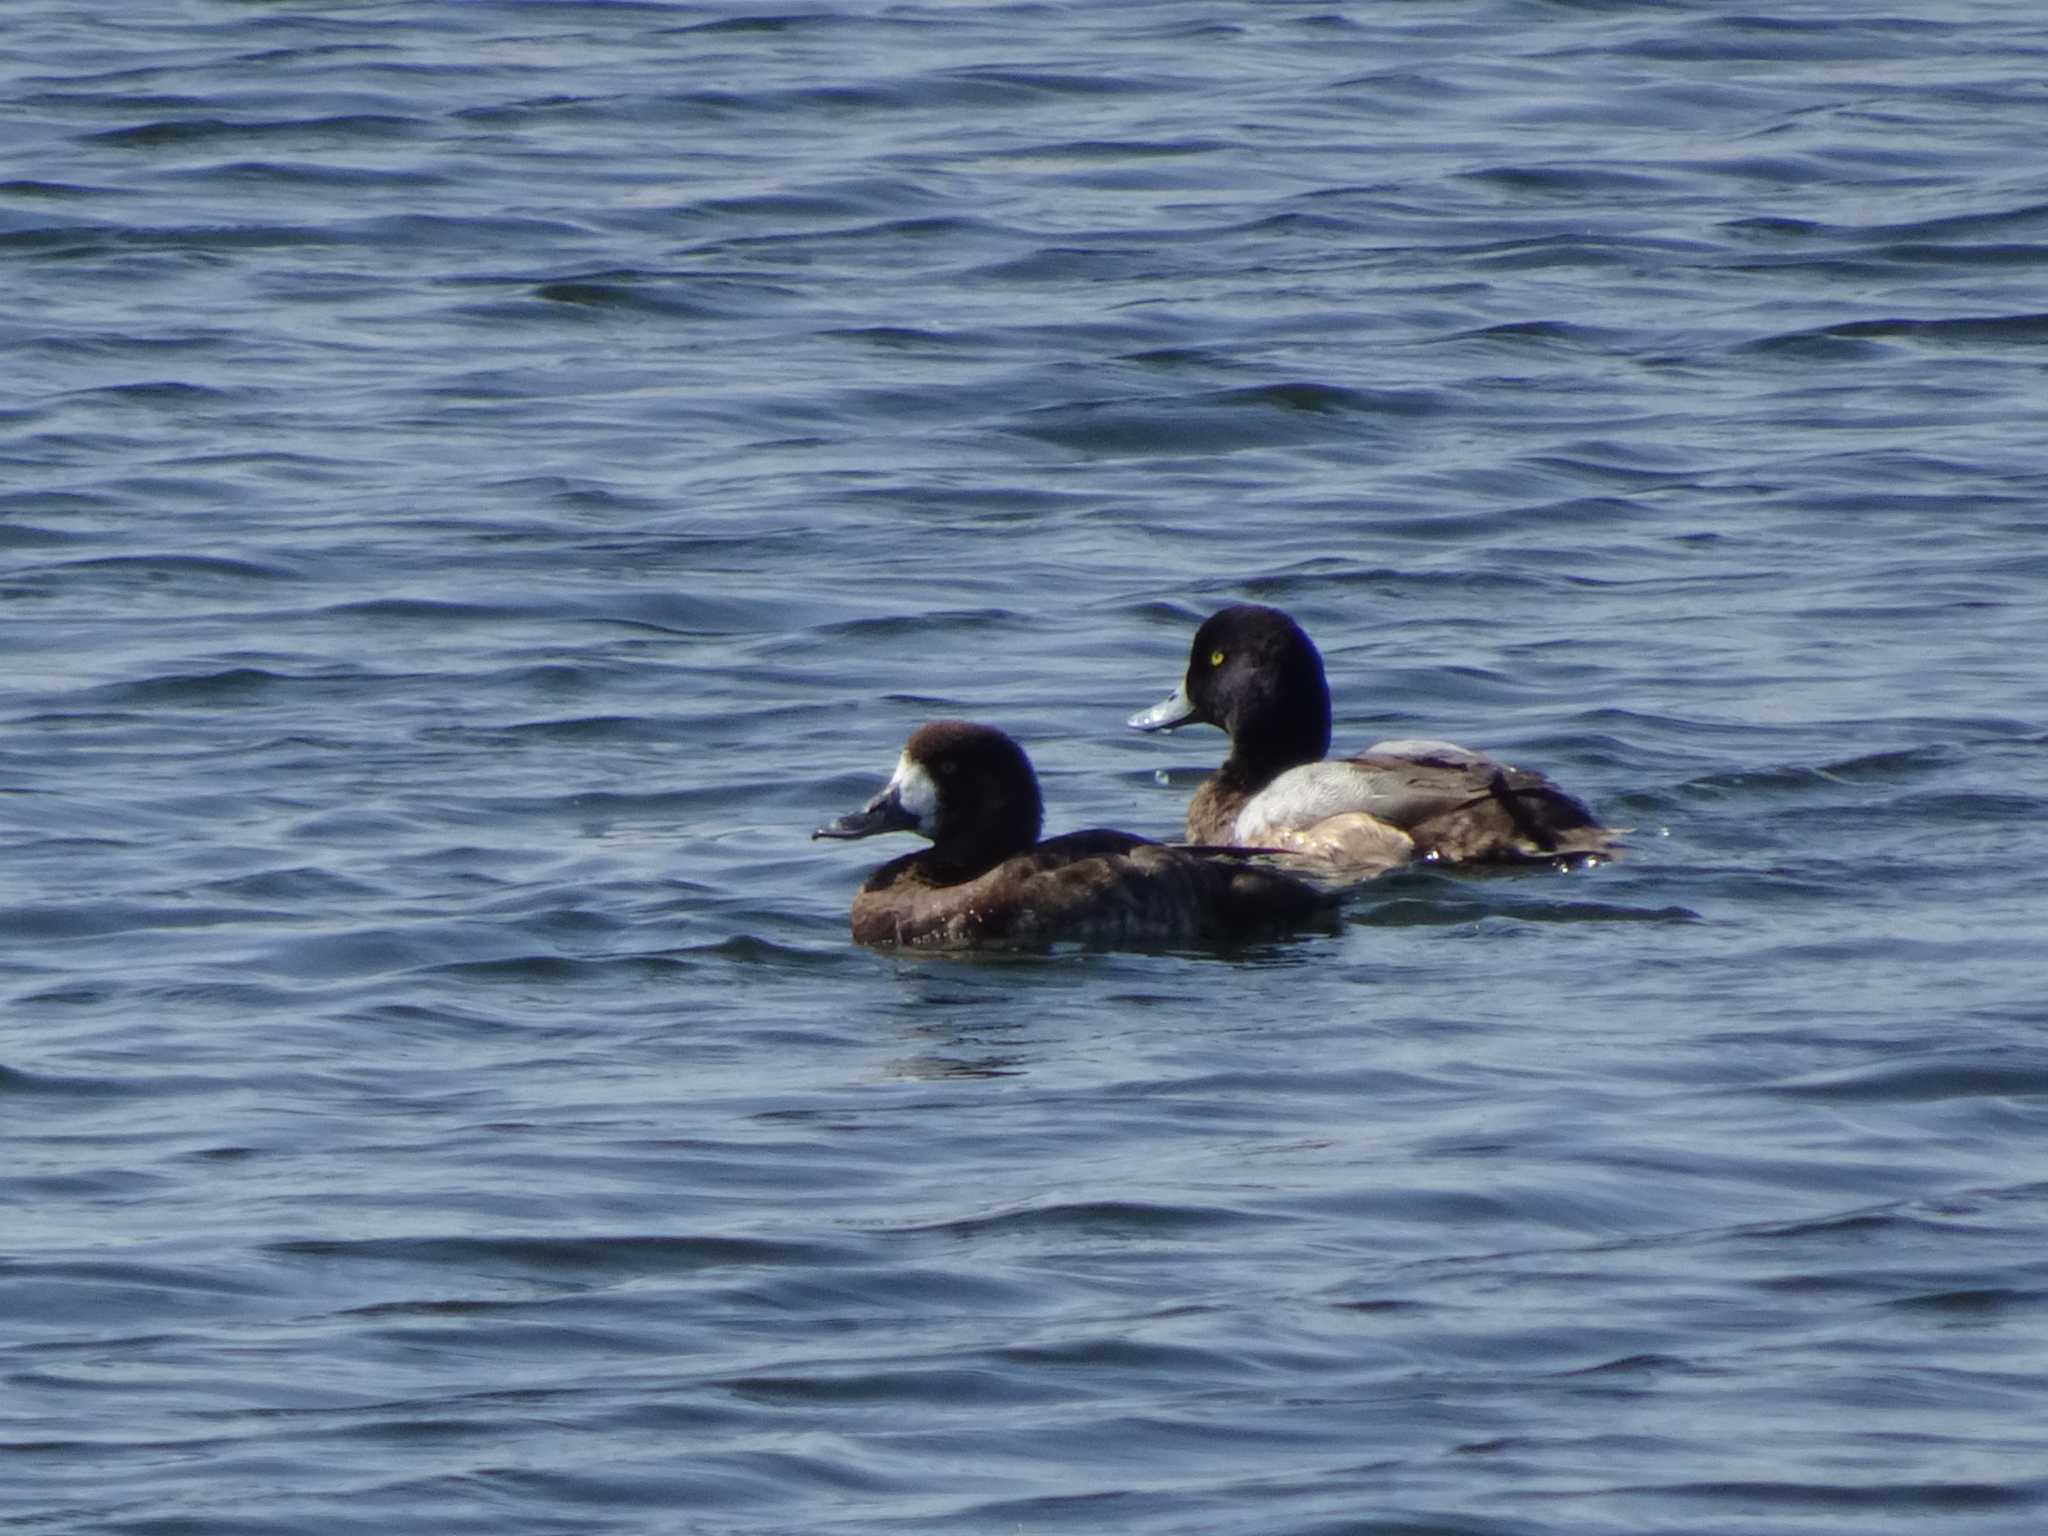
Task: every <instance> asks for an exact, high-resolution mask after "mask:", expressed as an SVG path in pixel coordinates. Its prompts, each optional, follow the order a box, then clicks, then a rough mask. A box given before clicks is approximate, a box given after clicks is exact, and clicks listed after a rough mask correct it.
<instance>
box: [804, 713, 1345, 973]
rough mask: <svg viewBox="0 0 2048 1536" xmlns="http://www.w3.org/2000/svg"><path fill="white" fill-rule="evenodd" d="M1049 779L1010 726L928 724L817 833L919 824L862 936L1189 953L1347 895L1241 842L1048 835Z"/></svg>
mask: <svg viewBox="0 0 2048 1536" xmlns="http://www.w3.org/2000/svg"><path fill="white" fill-rule="evenodd" d="M1042 818H1043V809H1042V802H1041V801H1040V798H1039V792H1038V783H1037V778H1036V776H1035V775H1034V774H1033V773H1032V771H1031V764H1030V761H1029V759H1028V758H1026V757H1025V755H1024V752H1023V749H1022V748H1020V747H1019V746H1018V745H1017V744H1016V742H1014V741H1012V740H1011V739H1010V738H1009V737H1008V736H1006V735H1004V734H1003V733H1002V732H1000V731H997V730H994V729H992V728H991V727H988V726H979V725H971V724H969V723H967V722H965V721H957V720H942V721H935V722H933V723H932V724H930V725H926V726H923V727H920V728H919V729H918V730H917V731H916V732H915V733H913V734H912V736H911V738H910V741H909V743H908V744H907V745H906V746H905V747H904V751H903V756H902V758H901V759H900V760H899V762H898V764H897V768H896V773H895V776H894V777H892V778H891V779H890V781H889V783H888V784H887V785H886V786H885V787H884V788H883V789H882V791H881V793H879V794H877V795H876V796H875V797H874V798H873V799H871V800H870V801H869V802H868V803H867V804H866V805H865V806H863V807H862V808H861V809H860V810H858V811H854V812H852V813H850V814H848V815H846V816H842V817H841V818H839V820H838V821H836V822H833V823H832V824H831V825H830V826H826V827H821V828H820V829H819V830H818V831H817V832H816V833H815V834H814V836H817V837H830V838H857V837H870V836H873V835H875V834H877V833H880V832H889V831H917V832H921V833H923V834H924V835H925V836H927V837H929V838H931V839H932V846H931V847H930V848H928V849H925V850H922V851H920V852H917V853H912V854H907V855H905V856H904V857H902V858H898V859H892V860H891V861H890V862H889V863H887V864H884V865H883V866H882V867H881V868H880V869H878V870H876V871H875V872H874V873H873V874H872V875H870V876H869V877H868V878H867V880H866V881H865V882H863V884H862V885H861V888H860V890H859V891H858V892H857V893H856V894H855V896H854V899H853V912H852V932H853V939H854V942H855V943H858V944H866V945H871V946H875V947H881V948H892V947H915V948H925V949H952V950H1021V949H1044V948H1047V947H1049V946H1051V945H1054V944H1059V943H1078V944H1086V945H1091V946H1099V947H1108V948H1177V947H1184V946H1214V945H1225V944H1232V943H1241V942H1245V941H1249V940H1254V939H1259V938H1266V937H1271V936H1274V935H1276V934H1280V933H1284V932H1287V931H1290V930H1292V929H1296V928H1299V927H1302V926H1303V925H1305V924H1309V923H1312V922H1314V921H1316V920H1317V919H1319V918H1320V919H1326V918H1327V916H1328V914H1329V913H1330V911H1331V910H1332V906H1333V899H1332V898H1331V897H1330V896H1329V895H1327V894H1325V893H1324V892H1323V891H1321V890H1318V889H1316V888H1315V887H1314V886H1312V885H1310V884H1307V883H1304V882H1302V881H1300V880H1296V879H1294V878H1292V877H1290V876H1288V875H1286V874H1284V873H1280V872H1278V871H1275V870H1272V869H1267V868H1263V867H1260V866H1258V865H1256V864H1251V863H1247V862H1246V861H1245V860H1244V859H1243V858H1242V857H1241V856H1239V855H1237V854H1235V853H1234V852H1232V851H1230V850H1227V849H1206V850H1205V849H1186V848H1176V847H1170V846H1168V845H1166V844H1163V843H1155V842H1152V841H1150V840H1149V839H1146V838H1142V837H1138V836H1135V835H1134V834H1132V833H1129V832H1116V831H1110V830H1107V829H1102V828H1097V829H1093V830H1089V831H1085V832H1070V833H1067V834H1065V835H1063V836H1060V837H1053V838H1047V839H1046V840H1044V841H1043V842H1041V841H1039V838H1038V833H1039V830H1040V826H1041V823H1042Z"/></svg>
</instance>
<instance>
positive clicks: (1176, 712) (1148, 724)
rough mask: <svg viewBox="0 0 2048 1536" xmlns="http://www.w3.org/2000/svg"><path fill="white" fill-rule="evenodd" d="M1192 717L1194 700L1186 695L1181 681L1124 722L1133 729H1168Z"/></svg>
mask: <svg viewBox="0 0 2048 1536" xmlns="http://www.w3.org/2000/svg"><path fill="white" fill-rule="evenodd" d="M1194 718H1195V705H1194V701H1193V700H1192V699H1190V698H1189V697H1188V690H1187V685H1186V684H1185V683H1183V684H1182V685H1181V686H1180V687H1178V688H1176V689H1174V690H1173V692H1172V693H1170V694H1168V695H1167V696H1166V697H1165V698H1163V699H1161V700H1160V701H1159V702H1158V703H1157V704H1154V705H1153V706H1152V707H1151V708H1150V709H1142V710H1140V711H1138V713H1137V714H1135V715H1133V716H1131V718H1130V719H1128V720H1126V721H1125V722H1124V724H1126V725H1128V726H1129V727H1130V728H1131V729H1132V730H1134V731H1170V730H1172V729H1173V728H1174V727H1175V726H1177V725H1186V724H1187V723H1188V722H1189V721H1190V720H1192V719H1194Z"/></svg>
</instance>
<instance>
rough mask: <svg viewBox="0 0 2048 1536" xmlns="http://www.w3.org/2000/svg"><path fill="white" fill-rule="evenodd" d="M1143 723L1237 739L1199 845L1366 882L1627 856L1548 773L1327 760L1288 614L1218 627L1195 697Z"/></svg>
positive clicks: (1205, 631) (1209, 785)
mask: <svg viewBox="0 0 2048 1536" xmlns="http://www.w3.org/2000/svg"><path fill="white" fill-rule="evenodd" d="M1130 723H1131V725H1132V726H1133V727H1134V728H1136V729H1138V730H1167V729H1171V728H1173V727H1174V726H1177V725H1188V724H1196V723H1201V724H1210V725H1216V726H1219V727H1221V728H1222V729H1223V730H1224V731H1226V732H1228V733H1229V736H1230V754H1229V756H1228V757H1227V758H1225V760H1224V762H1223V766H1222V767H1221V768H1219V769H1218V770H1217V772H1216V774H1215V776H1214V777H1212V778H1210V779H1207V780H1205V781H1204V782H1203V783H1202V785H1201V787H1200V788H1199V789H1197V790H1196V791H1195V795H1194V798H1193V800H1191V801H1190V802H1189V804H1188V814H1187V836H1188V839H1189V841H1190V842H1195V843H1205V844H1207V843H1216V844H1229V845H1234V846H1238V847H1266V848H1276V849H1281V850H1284V851H1288V852H1297V853H1305V854H1309V855H1312V856H1315V857H1316V858H1318V859H1320V860H1324V861H1328V862H1333V863H1337V864H1341V865H1346V866H1349V867H1350V868H1352V869H1353V870H1354V871H1355V872H1358V873H1371V872H1373V871H1374V870H1375V869H1390V868H1394V867H1397V866H1398V865H1400V864H1404V863H1407V862H1409V861H1411V860H1416V859H1424V860H1436V861H1445V862H1453V863H1527V862H1532V861H1541V862H1552V863H1554V862H1557V861H1559V860H1563V859H1570V858H1576V857H1583V856H1595V857H1605V856H1611V854H1612V851H1613V848H1614V834H1613V832H1612V831H1611V830H1610V829H1608V828H1607V827H1604V826H1602V825H1601V824H1600V822H1599V820H1598V819H1597V818H1596V817H1595V816H1594V815H1593V813H1592V812H1591V811H1590V810H1588V809H1587V807H1586V806H1585V804H1584V803H1583V802H1582V801H1580V800H1578V799H1577V798H1575V797H1574V796H1572V795H1570V794H1568V793H1566V792H1565V791H1564V790H1562V789H1560V788H1559V787H1558V786H1557V785H1556V784H1554V783H1552V782H1551V781H1550V780H1549V779H1548V778H1546V777H1545V776H1544V775H1543V774H1541V773H1538V772H1535V771H1534V770H1531V769H1524V768H1516V767H1513V766H1511V765H1510V764H1506V763H1502V762H1498V761H1496V760H1495V759H1493V758H1491V757H1488V756H1487V755H1486V754H1485V753H1483V752H1475V751H1473V750H1471V749H1470V748H1468V747H1461V746H1458V745H1456V744H1455V743H1452V742H1447V741H1428V740H1400V741H1383V742H1378V743H1375V744H1374V745H1372V746H1370V747H1367V748H1366V749H1365V750H1364V751H1363V752H1360V753H1358V754H1357V755H1355V756H1353V757H1348V758H1339V759H1326V757H1325V754H1326V753H1327V752H1328V751H1329V745H1330V692H1329V684H1328V682H1327V680H1326V678H1325V676H1324V672H1323V661H1322V656H1321V655H1320V653H1318V652H1317V650H1316V648H1315V646H1314V644H1313V643H1312V642H1311V641H1310V640H1309V638H1308V636H1307V635H1306V634H1304V633H1303V632H1302V630H1301V627H1300V626H1299V625H1297V624H1296V623H1295V622H1294V620H1293V619H1291V618H1289V617H1288V616H1287V615H1286V614H1284V613H1282V612H1281V611H1280V610H1279V609H1277V608H1263V607H1258V606H1256V605H1252V604H1244V605H1240V606H1237V607H1233V608H1225V609H1223V610H1222V611H1221V612H1219V613H1216V614H1212V615H1211V616H1210V617H1209V619H1208V620H1207V621H1205V622H1204V623H1203V625H1202V626H1201V628H1200V629H1198V630H1197V631H1196V632H1195V639H1194V643H1193V645H1192V646H1191V647H1190V650H1189V656H1188V670H1187V675H1186V677H1185V679H1184V680H1183V682H1182V684H1181V686H1180V687H1179V688H1178V689H1176V690H1175V692H1174V693H1173V694H1172V695H1171V696H1169V697H1168V698H1167V699H1166V700H1165V701H1164V702H1162V703H1160V704H1159V705H1157V706H1155V707H1154V708H1152V709H1149V710H1146V711H1144V712H1143V713H1142V714H1139V715H1135V716H1133V717H1132V719H1131V721H1130Z"/></svg>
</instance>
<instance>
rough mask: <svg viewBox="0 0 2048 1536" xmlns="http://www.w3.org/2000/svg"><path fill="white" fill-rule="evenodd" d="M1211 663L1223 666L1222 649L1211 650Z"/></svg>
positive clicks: (1213, 665)
mask: <svg viewBox="0 0 2048 1536" xmlns="http://www.w3.org/2000/svg"><path fill="white" fill-rule="evenodd" d="M1209 665H1210V666H1212V667H1220V666H1222V665H1223V653H1222V652H1221V651H1211V652H1210V653H1209Z"/></svg>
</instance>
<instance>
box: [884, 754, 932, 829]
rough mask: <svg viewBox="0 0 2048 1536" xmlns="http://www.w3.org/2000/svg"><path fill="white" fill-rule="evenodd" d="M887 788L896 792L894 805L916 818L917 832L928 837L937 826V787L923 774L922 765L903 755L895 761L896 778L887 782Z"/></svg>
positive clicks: (928, 775) (926, 774)
mask: <svg viewBox="0 0 2048 1536" xmlns="http://www.w3.org/2000/svg"><path fill="white" fill-rule="evenodd" d="M889 787H890V788H891V789H893V790H895V791H896V803H897V804H898V805H900V806H902V807H903V809H904V810H906V811H908V812H910V814H911V815H913V816H915V817H916V818H917V830H918V831H920V832H922V833H923V834H924V835H925V836H926V837H930V836H931V835H932V828H933V827H935V826H937V825H938V819H939V786H938V785H937V784H935V783H933V782H932V776H931V775H930V774H929V773H926V772H925V770H924V764H922V763H919V762H913V761H912V760H911V757H910V754H909V753H908V752H906V753H904V754H903V756H902V757H900V758H898V759H897V760H896V776H895V777H894V778H892V779H890V780H889Z"/></svg>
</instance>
